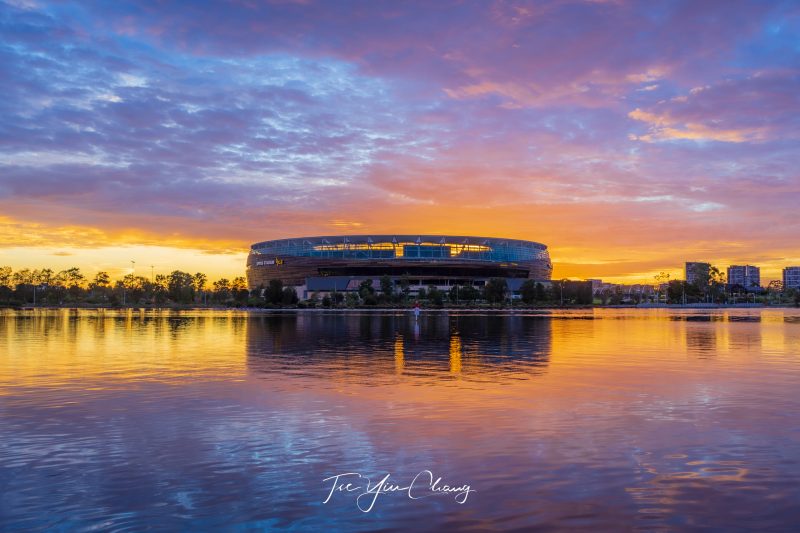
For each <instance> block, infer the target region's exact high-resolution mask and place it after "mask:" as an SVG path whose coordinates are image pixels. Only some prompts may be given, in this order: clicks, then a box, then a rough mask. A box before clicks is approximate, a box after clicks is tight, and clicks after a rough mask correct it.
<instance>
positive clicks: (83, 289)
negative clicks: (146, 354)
mask: <svg viewBox="0 0 800 533" xmlns="http://www.w3.org/2000/svg"><path fill="white" fill-rule="evenodd" d="M519 299H520V300H521V301H522V302H523V303H524V304H526V305H556V304H559V305H572V304H579V305H580V304H583V305H585V304H591V303H592V293H591V285H590V284H588V283H585V282H574V281H567V280H562V281H554V282H552V283H551V284H548V285H545V284H543V283H540V282H536V281H534V280H526V281H525V282H524V283H522V285H521V287H520V291H519ZM510 301H511V292H510V290H509V287H508V284H507V282H506V280H505V279H503V278H492V279H489V280H488V281H487V282H486V284H485V285H484V286H483V287H482V288H477V287H474V286H472V285H471V284H464V285H454V286H452V287H451V288H450V289H449V290H442V289H439V288H438V287H436V286H428V287H422V288H420V289H419V290H418V291H417V292H416V293H415V294H412V290H411V283H410V280H409V279H408V277H407V276H403V277H401V278H400V279H399V280H397V281H395V280H393V279H392V278H390V277H389V276H383V277H381V278H379V279H378V283H377V285H376V284H375V283H374V281H373V280H372V279H366V280H364V281H362V282H361V284H360V285H359V288H358V290H357V291H348V292H333V293H330V294H328V293H326V294H323V295H322V296H320V295H319V294H317V293H312V294H311V295H310V296H309V298H308V299H307V300H302V301H301V300H300V298H299V297H298V295H297V292H296V290H295V288H294V287H291V286H285V285H284V284H283V282H282V281H281V280H277V279H274V280H270V282H269V283H267V284H266V285H262V286H259V287H257V288H256V289H254V290H253V291H249V290H248V288H247V281H246V280H245V278H244V277H243V276H238V277H235V278H233V279H231V280H229V279H226V278H222V279H218V280H216V281H214V282H211V283H209V280H208V276H206V274H203V273H202V272H197V273H194V274H191V273H189V272H183V271H181V270H174V271H172V272H171V273H169V274H157V275H155V276H153V277H152V278H148V277H145V276H137V275H135V274H127V275H125V276H124V277H122V278H121V279H118V280H115V281H112V279H111V276H110V275H109V274H108V272H98V273H97V274H95V275H94V276H93V277H87V276H86V275H84V274H83V273H82V272H81V270H80V268H78V267H73V268H68V269H66V270H61V271H54V270H52V269H50V268H43V269H29V268H23V269H21V270H17V271H13V270H12V269H11V267H8V266H4V267H0V305H11V306H24V305H30V304H32V305H73V304H87V305H100V306H119V305H124V306H138V305H155V306H163V305H204V306H205V305H224V306H238V307H242V306H249V307H283V306H298V307H356V306H362V305H363V306H377V305H411V304H413V303H415V302H419V303H422V304H425V305H429V306H433V307H442V306H444V305H445V304H450V305H462V304H464V305H471V304H475V303H478V302H481V303H487V304H489V305H505V304H508V303H510Z"/></svg>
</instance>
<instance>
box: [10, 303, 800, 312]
mask: <svg viewBox="0 0 800 533" xmlns="http://www.w3.org/2000/svg"><path fill="white" fill-rule="evenodd" d="M796 308H797V306H795V305H789V304H780V305H764V304H760V303H757V304H752V303H750V304H687V305H678V304H676V305H672V304H640V305H594V306H592V305H565V306H558V305H556V306H513V307H510V306H505V307H498V306H494V307H490V306H443V307H421V308H420V310H421V312H423V313H430V312H466V313H507V312H536V311H563V310H594V309H626V310H636V309H646V310H652V309H665V310H680V309H686V310H693V309H694V310H714V309H718V310H725V309H796ZM413 309H414V308H413V307H411V306H409V307H377V306H360V307H225V306H124V307H123V306H115V307H102V306H92V305H60V306H53V305H50V306H36V307H33V306H0V310H14V311H56V310H72V311H98V312H106V311H109V312H119V311H132V312H141V313H147V312H169V311H178V312H191V311H216V312H248V313H265V314H268V313H276V312H279V313H348V312H360V313H362V312H365V313H391V312H396V313H400V312H402V313H406V312H411V311H413Z"/></svg>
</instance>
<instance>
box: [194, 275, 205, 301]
mask: <svg viewBox="0 0 800 533" xmlns="http://www.w3.org/2000/svg"><path fill="white" fill-rule="evenodd" d="M207 282H208V276H206V275H205V274H203V273H202V272H196V273H195V275H194V276H192V288H193V289H194V293H195V295H196V296H197V298H198V301H199V302H202V299H203V296H202V294H203V293H204V292H205V290H206V283H207Z"/></svg>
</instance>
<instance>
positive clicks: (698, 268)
mask: <svg viewBox="0 0 800 533" xmlns="http://www.w3.org/2000/svg"><path fill="white" fill-rule="evenodd" d="M710 269H711V264H710V263H696V262H689V261H687V262H686V271H685V272H686V283H688V284H690V285H705V284H706V283H708V275H709V270H710Z"/></svg>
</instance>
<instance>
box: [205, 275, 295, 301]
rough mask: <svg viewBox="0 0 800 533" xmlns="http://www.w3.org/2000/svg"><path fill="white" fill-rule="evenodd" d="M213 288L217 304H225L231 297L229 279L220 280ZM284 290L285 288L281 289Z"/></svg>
mask: <svg viewBox="0 0 800 533" xmlns="http://www.w3.org/2000/svg"><path fill="white" fill-rule="evenodd" d="M212 286H213V287H214V300H215V301H216V302H217V303H225V302H227V301H228V300H229V299H230V297H231V282H230V281H228V279H227V278H222V279H218V280H217V281H215V282H214V283H213V284H212ZM281 289H283V287H281Z"/></svg>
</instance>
